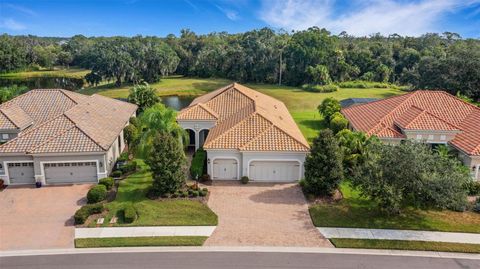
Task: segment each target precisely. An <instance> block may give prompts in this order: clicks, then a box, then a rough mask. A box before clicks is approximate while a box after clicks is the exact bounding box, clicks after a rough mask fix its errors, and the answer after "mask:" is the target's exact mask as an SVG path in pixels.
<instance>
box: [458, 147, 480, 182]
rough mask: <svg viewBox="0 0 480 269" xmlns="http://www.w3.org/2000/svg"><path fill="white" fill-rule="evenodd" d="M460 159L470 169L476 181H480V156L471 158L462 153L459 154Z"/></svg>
mask: <svg viewBox="0 0 480 269" xmlns="http://www.w3.org/2000/svg"><path fill="white" fill-rule="evenodd" d="M458 156H459V158H460V159H461V160H462V161H463V163H464V164H465V165H466V166H467V167H468V168H470V174H471V175H472V178H473V179H475V180H480V156H469V155H466V154H464V153H463V152H460V153H459V154H458Z"/></svg>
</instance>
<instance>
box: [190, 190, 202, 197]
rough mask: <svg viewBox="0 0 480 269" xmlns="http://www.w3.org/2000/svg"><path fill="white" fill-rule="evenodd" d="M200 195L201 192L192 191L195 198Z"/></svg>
mask: <svg viewBox="0 0 480 269" xmlns="http://www.w3.org/2000/svg"><path fill="white" fill-rule="evenodd" d="M199 195H200V193H199V191H192V196H193V197H198V196H199Z"/></svg>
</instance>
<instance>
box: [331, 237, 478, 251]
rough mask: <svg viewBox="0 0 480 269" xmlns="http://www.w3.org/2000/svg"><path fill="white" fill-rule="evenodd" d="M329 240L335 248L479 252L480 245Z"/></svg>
mask: <svg viewBox="0 0 480 269" xmlns="http://www.w3.org/2000/svg"><path fill="white" fill-rule="evenodd" d="M330 241H331V242H332V244H333V245H335V247H337V248H367V249H397V250H419V251H445V252H463V253H480V245H477V244H460V243H445V242H425V241H401V240H375V239H344V238H332V239H330Z"/></svg>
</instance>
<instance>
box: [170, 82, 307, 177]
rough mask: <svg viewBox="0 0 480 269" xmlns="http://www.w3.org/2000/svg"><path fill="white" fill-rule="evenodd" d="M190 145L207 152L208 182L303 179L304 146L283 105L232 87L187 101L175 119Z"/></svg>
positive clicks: (238, 86)
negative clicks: (188, 139) (187, 134)
mask: <svg viewBox="0 0 480 269" xmlns="http://www.w3.org/2000/svg"><path fill="white" fill-rule="evenodd" d="M177 121H178V123H179V124H180V125H181V126H182V127H183V128H184V129H186V130H187V131H188V132H189V134H190V143H191V144H192V146H195V148H196V149H198V148H199V147H203V149H205V150H206V152H207V170H208V174H209V175H210V176H211V178H212V179H213V180H219V179H220V180H236V179H240V178H241V177H242V176H248V177H249V178H250V180H254V181H266V182H292V181H297V180H299V179H301V178H302V177H303V174H304V168H303V163H304V161H305V156H306V154H307V152H308V151H309V148H310V147H309V144H308V143H307V141H306V140H305V138H304V137H303V135H302V133H301V132H300V130H299V129H298V127H297V125H296V124H295V122H294V121H293V119H292V117H291V115H290V114H289V112H288V110H287V108H286V106H285V105H284V104H283V103H282V102H280V101H278V100H276V99H274V98H272V97H270V96H267V95H265V94H262V93H259V92H257V91H254V90H252V89H249V88H247V87H245V86H242V85H240V84H238V83H233V84H230V85H228V86H225V87H223V88H220V89H218V90H215V91H213V92H210V93H208V94H205V95H203V96H200V97H198V98H196V99H194V100H193V101H192V103H191V104H190V105H189V106H188V107H186V108H184V109H183V110H181V111H180V112H179V114H178V116H177Z"/></svg>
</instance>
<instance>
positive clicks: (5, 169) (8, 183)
mask: <svg viewBox="0 0 480 269" xmlns="http://www.w3.org/2000/svg"><path fill="white" fill-rule="evenodd" d="M9 163H33V174H34V177H33V179H34V180H35V162H34V161H33V160H31V161H4V162H3V169H4V171H5V175H4V176H5V178H6V179H7V184H5V185H31V184H32V183H14V184H10V175H9V173H8V164H9ZM33 184H35V183H33Z"/></svg>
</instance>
